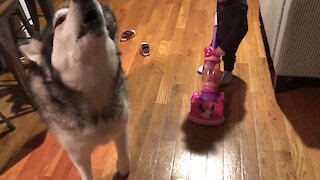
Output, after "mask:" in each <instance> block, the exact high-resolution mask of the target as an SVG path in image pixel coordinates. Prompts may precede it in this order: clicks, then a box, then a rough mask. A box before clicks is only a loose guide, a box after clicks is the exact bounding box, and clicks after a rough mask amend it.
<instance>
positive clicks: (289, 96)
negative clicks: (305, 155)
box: [276, 88, 320, 148]
mask: <svg viewBox="0 0 320 180" xmlns="http://www.w3.org/2000/svg"><path fill="white" fill-rule="evenodd" d="M276 98H277V102H278V104H279V106H280V108H281V110H282V112H283V114H284V115H285V116H286V117H287V119H288V121H289V123H291V125H292V126H293V128H294V129H295V131H296V132H297V134H298V135H299V136H300V138H301V140H302V141H303V143H304V144H306V145H307V146H309V147H312V148H320V131H319V127H320V111H319V109H320V88H299V89H295V90H292V91H287V92H285V93H277V94H276Z"/></svg>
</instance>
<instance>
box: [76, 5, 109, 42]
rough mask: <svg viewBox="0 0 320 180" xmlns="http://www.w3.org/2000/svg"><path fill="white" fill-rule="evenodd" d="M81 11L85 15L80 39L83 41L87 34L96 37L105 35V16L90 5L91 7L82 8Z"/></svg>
mask: <svg viewBox="0 0 320 180" xmlns="http://www.w3.org/2000/svg"><path fill="white" fill-rule="evenodd" d="M81 10H82V12H81V13H82V14H83V15H82V23H81V25H80V34H79V36H78V39H81V38H82V37H84V36H86V35H87V34H91V35H94V36H96V37H99V36H101V35H103V32H104V31H103V20H102V17H103V16H102V14H101V13H100V12H99V11H98V10H97V7H93V6H92V5H91V4H90V5H89V7H82V8H81Z"/></svg>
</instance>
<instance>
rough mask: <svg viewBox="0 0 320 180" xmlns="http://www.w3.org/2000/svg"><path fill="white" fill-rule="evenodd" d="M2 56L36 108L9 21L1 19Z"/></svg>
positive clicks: (0, 42) (0, 51)
mask: <svg viewBox="0 0 320 180" xmlns="http://www.w3.org/2000/svg"><path fill="white" fill-rule="evenodd" d="M0 26H1V28H0V54H1V55H2V57H3V58H4V60H5V61H6V64H7V65H8V67H9V69H10V70H11V72H12V74H13V75H14V78H15V79H16V81H17V82H18V85H19V86H20V87H21V88H22V90H23V92H24V94H25V95H26V96H27V98H28V99H29V102H30V104H31V105H32V106H33V107H34V108H36V106H35V104H34V102H33V99H32V97H31V93H30V90H29V85H28V82H27V77H26V73H25V71H24V68H23V67H22V64H21V62H20V61H19V56H18V54H17V51H16V45H15V44H14V40H13V37H12V34H11V32H10V28H9V23H8V21H6V20H4V19H2V18H0Z"/></svg>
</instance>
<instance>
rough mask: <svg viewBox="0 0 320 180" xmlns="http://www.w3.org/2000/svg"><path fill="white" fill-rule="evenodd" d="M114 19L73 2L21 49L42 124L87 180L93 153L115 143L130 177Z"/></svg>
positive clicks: (94, 4) (93, 1)
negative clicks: (97, 148) (44, 124)
mask: <svg viewBox="0 0 320 180" xmlns="http://www.w3.org/2000/svg"><path fill="white" fill-rule="evenodd" d="M116 31H117V29H116V21H115V18H114V15H113V13H112V12H111V11H110V9H109V8H108V7H106V6H101V5H100V4H99V3H98V1H97V0H73V1H71V2H70V5H69V7H68V8H63V9H60V10H58V11H57V12H56V14H55V17H54V20H53V23H52V25H51V26H48V27H47V28H46V30H45V31H44V32H43V33H42V34H41V35H40V36H39V38H37V39H33V40H32V41H31V42H30V43H29V44H26V45H22V46H20V49H21V51H22V52H23V53H24V54H25V55H26V56H27V57H28V58H29V59H30V60H32V63H31V70H30V87H31V91H32V93H33V96H34V99H35V102H36V104H37V106H38V109H39V112H40V114H41V118H42V119H43V120H44V121H45V122H46V123H47V124H48V126H49V129H50V130H51V131H52V132H53V134H54V135H55V136H56V137H57V139H58V141H59V142H60V144H61V145H62V146H63V147H64V149H65V150H66V151H67V153H68V155H69V157H70V159H71V160H72V162H73V163H74V165H75V166H76V167H77V169H78V170H79V172H80V175H81V177H82V179H83V180H90V179H92V178H93V177H92V172H91V153H92V151H93V150H94V148H95V147H96V146H98V145H100V144H103V143H107V142H108V141H110V140H111V139H113V138H115V142H116V147H117V150H118V162H117V168H118V171H119V172H120V174H121V175H127V174H128V173H129V155H128V149H127V128H126V126H127V120H128V116H129V106H128V100H127V88H126V85H125V78H124V74H123V71H122V68H121V63H120V54H119V52H118V48H117V43H116V41H117V37H116Z"/></svg>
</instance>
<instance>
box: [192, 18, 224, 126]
mask: <svg viewBox="0 0 320 180" xmlns="http://www.w3.org/2000/svg"><path fill="white" fill-rule="evenodd" d="M217 28H218V21H217V13H215V23H214V31H213V38H212V43H211V46H209V47H206V48H205V49H204V66H203V71H202V90H201V91H200V92H194V93H193V95H192V97H191V111H190V113H189V120H190V121H191V122H193V123H196V124H200V125H205V126H217V125H220V124H222V123H223V122H224V93H223V92H220V90H219V87H220V79H221V76H222V72H221V71H220V61H221V60H220V58H221V57H219V56H217V55H216V54H215V52H214V49H215V48H216V34H217Z"/></svg>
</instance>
